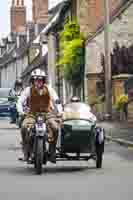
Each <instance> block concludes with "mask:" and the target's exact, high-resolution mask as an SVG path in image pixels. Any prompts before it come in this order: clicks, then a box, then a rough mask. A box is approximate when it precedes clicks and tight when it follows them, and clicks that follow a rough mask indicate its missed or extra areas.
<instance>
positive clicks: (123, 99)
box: [115, 95, 128, 111]
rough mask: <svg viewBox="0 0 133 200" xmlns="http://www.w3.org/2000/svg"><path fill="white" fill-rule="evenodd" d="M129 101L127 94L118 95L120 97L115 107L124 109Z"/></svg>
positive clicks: (120, 109) (119, 109)
mask: <svg viewBox="0 0 133 200" xmlns="http://www.w3.org/2000/svg"><path fill="white" fill-rule="evenodd" d="M126 103H128V96H127V95H121V96H119V97H118V99H117V100H116V104H115V108H116V109H117V110H118V111H122V110H123V107H124V105H125V104H126Z"/></svg>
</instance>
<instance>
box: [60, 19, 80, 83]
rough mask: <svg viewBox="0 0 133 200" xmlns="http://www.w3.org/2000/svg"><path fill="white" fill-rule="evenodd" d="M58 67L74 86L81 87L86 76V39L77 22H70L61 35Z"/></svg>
mask: <svg viewBox="0 0 133 200" xmlns="http://www.w3.org/2000/svg"><path fill="white" fill-rule="evenodd" d="M60 50H61V51H60V56H59V61H58V65H59V66H60V68H61V70H62V72H63V76H64V78H65V79H66V80H68V81H69V82H70V83H71V84H72V85H80V84H81V82H82V79H83V76H84V73H83V72H84V37H83V35H82V33H80V27H79V25H78V23H77V22H75V21H69V22H68V23H66V24H65V26H64V30H63V31H62V32H61V33H60Z"/></svg>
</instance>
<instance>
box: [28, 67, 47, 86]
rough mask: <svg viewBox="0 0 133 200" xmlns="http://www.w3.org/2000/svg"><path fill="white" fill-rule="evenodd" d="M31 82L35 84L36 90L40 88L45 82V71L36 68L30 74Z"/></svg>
mask: <svg viewBox="0 0 133 200" xmlns="http://www.w3.org/2000/svg"><path fill="white" fill-rule="evenodd" d="M31 82H32V83H33V84H35V86H36V87H37V88H42V87H43V85H44V83H45V82H46V73H45V71H43V70H41V69H39V68H37V69H35V70H33V71H32V73H31Z"/></svg>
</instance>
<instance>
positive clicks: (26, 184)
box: [0, 120, 133, 200]
mask: <svg viewBox="0 0 133 200" xmlns="http://www.w3.org/2000/svg"><path fill="white" fill-rule="evenodd" d="M20 153H21V150H20V133H19V129H17V127H16V126H15V125H12V124H9V122H8V121H7V120H0V199H1V200H18V199H19V200H24V199H25V200H27V199H32V200H44V199H46V200H68V199H69V200H73V199H76V200H88V199H93V200H97V199H100V200H101V199H102V200H112V199H114V200H132V199H133V189H132V188H133V173H132V171H133V150H132V149H128V148H125V147H123V146H120V145H117V144H116V143H113V142H106V145H105V153H104V158H103V167H102V169H98V170H97V169H96V167H95V162H94V161H93V160H89V162H85V161H78V162H76V161H66V162H57V164H56V165H51V164H49V165H47V166H46V167H44V170H43V174H42V175H41V176H37V175H35V172H34V168H33V166H32V165H27V164H26V163H23V162H19V161H18V160H17V158H18V156H19V155H20Z"/></svg>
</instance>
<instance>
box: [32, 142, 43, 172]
mask: <svg viewBox="0 0 133 200" xmlns="http://www.w3.org/2000/svg"><path fill="white" fill-rule="evenodd" d="M43 158H44V157H43V139H42V138H37V139H36V148H35V163H34V167H35V170H36V174H42V166H43Z"/></svg>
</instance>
